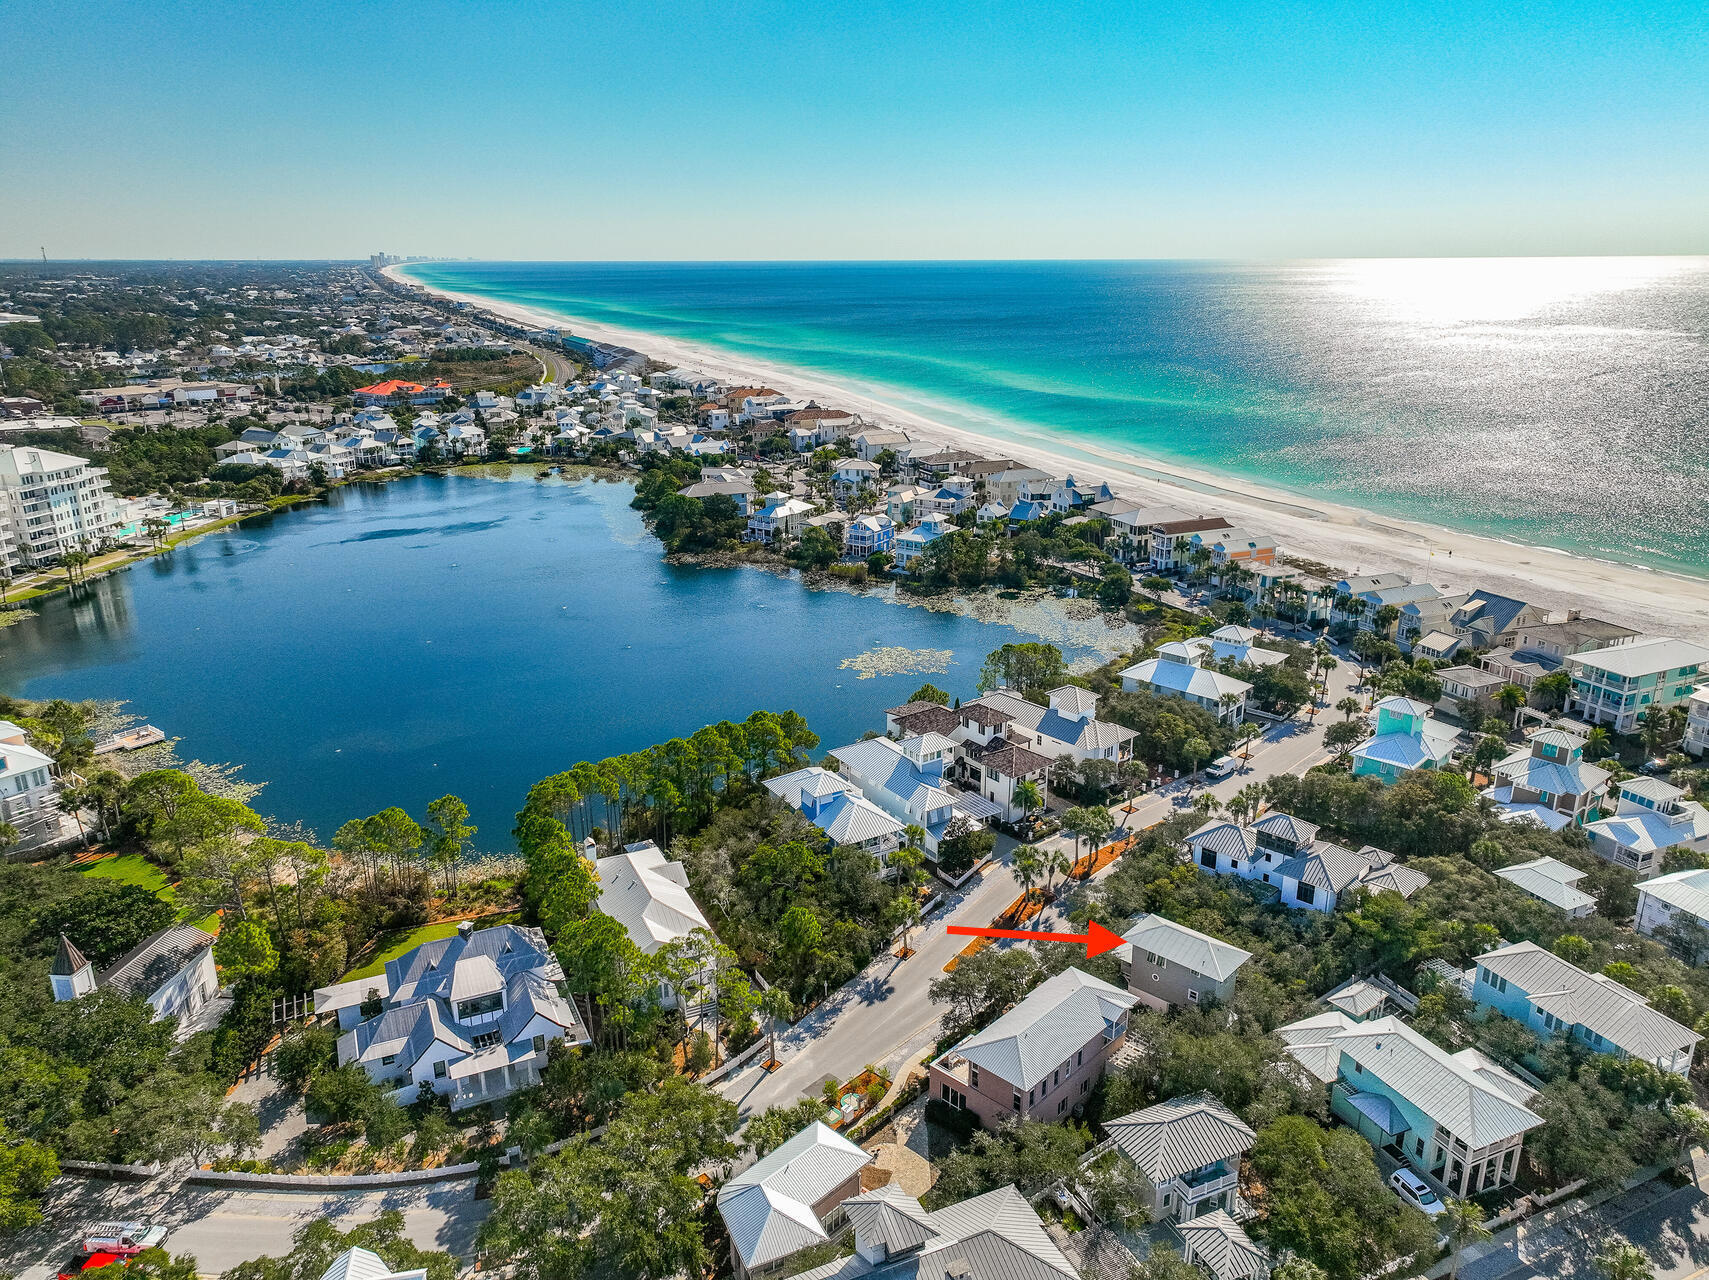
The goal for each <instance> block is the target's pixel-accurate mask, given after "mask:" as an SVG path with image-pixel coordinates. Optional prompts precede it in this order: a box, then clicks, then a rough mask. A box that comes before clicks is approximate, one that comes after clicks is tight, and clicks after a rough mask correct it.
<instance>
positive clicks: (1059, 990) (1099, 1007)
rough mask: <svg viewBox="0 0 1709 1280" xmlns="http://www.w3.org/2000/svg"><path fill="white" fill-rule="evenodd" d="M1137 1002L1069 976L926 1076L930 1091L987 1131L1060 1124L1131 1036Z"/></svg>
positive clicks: (1075, 972)
mask: <svg viewBox="0 0 1709 1280" xmlns="http://www.w3.org/2000/svg"><path fill="white" fill-rule="evenodd" d="M1138 1003H1139V997H1138V996H1136V995H1134V994H1133V993H1132V992H1129V991H1124V990H1122V989H1121V988H1120V987H1115V986H1111V985H1110V984H1109V983H1107V982H1104V981H1103V980H1101V979H1099V978H1094V977H1092V976H1091V975H1090V974H1088V973H1082V972H1081V971H1080V970H1079V969H1064V970H1063V971H1062V972H1061V973H1059V974H1057V975H1056V976H1055V977H1053V978H1047V979H1046V980H1045V981H1043V982H1041V983H1039V985H1038V986H1036V987H1034V988H1033V989H1032V991H1031V992H1029V993H1028V994H1027V997H1026V998H1025V999H1024V1000H1022V1001H1021V1002H1020V1003H1019V1004H1017V1005H1016V1006H1015V1007H1014V1008H1013V1009H1010V1010H1009V1011H1008V1012H1007V1013H1005V1014H1004V1015H1003V1016H1002V1017H1000V1018H998V1019H997V1020H996V1021H995V1022H993V1023H992V1024H991V1025H990V1026H988V1027H986V1028H985V1029H984V1030H983V1031H977V1032H975V1033H974V1034H972V1035H970V1036H968V1037H967V1038H966V1039H965V1040H963V1041H961V1043H959V1044H957V1045H956V1046H955V1047H954V1048H952V1049H950V1050H949V1051H948V1052H947V1053H944V1054H943V1055H942V1056H941V1057H939V1058H937V1059H936V1060H935V1061H934V1062H932V1063H931V1064H930V1066H929V1067H928V1069H927V1076H928V1079H927V1090H928V1092H929V1093H930V1095H931V1096H933V1097H936V1098H939V1099H941V1100H942V1101H944V1102H946V1103H948V1104H949V1105H950V1106H952V1107H957V1108H960V1109H962V1110H965V1111H971V1112H972V1113H973V1114H974V1115H975V1116H977V1117H978V1118H979V1122H980V1123H981V1124H983V1125H984V1126H985V1127H986V1128H988V1129H995V1128H996V1127H997V1126H998V1125H999V1124H1001V1123H1002V1122H1003V1121H1005V1120H1061V1119H1065V1118H1066V1117H1068V1116H1069V1115H1071V1114H1072V1113H1073V1109H1074V1108H1076V1107H1078V1106H1080V1105H1081V1104H1082V1103H1084V1102H1085V1100H1086V1095H1087V1094H1088V1093H1090V1092H1091V1091H1092V1085H1093V1083H1094V1082H1095V1081H1096V1080H1097V1079H1098V1077H1099V1076H1100V1075H1102V1074H1103V1070H1104V1063H1105V1062H1106V1061H1107V1060H1108V1059H1109V1057H1110V1055H1111V1054H1112V1053H1114V1052H1115V1051H1116V1050H1117V1049H1119V1048H1120V1047H1121V1045H1122V1043H1123V1042H1124V1041H1125V1039H1126V1037H1127V1027H1128V1015H1129V1014H1130V1013H1131V1011H1132V1010H1133V1007H1134V1006H1135V1005H1136V1004H1138Z"/></svg>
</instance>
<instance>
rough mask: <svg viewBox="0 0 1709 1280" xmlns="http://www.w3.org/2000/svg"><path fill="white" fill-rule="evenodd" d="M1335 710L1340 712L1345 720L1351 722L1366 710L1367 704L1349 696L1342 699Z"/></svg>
mask: <svg viewBox="0 0 1709 1280" xmlns="http://www.w3.org/2000/svg"><path fill="white" fill-rule="evenodd" d="M1335 709H1336V710H1337V711H1339V712H1340V713H1341V714H1342V716H1343V717H1344V718H1345V719H1348V720H1351V719H1352V718H1353V717H1354V716H1356V715H1358V714H1359V713H1360V712H1361V711H1363V710H1364V709H1365V704H1364V703H1362V702H1360V701H1359V699H1357V698H1355V697H1354V696H1353V695H1352V694H1348V695H1347V696H1346V697H1345V698H1343V699H1341V701H1340V702H1337V703H1336V704H1335Z"/></svg>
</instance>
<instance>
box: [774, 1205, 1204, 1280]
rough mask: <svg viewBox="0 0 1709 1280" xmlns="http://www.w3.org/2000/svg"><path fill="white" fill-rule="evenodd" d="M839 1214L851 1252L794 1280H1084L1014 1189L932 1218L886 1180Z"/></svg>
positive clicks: (945, 1210)
mask: <svg viewBox="0 0 1709 1280" xmlns="http://www.w3.org/2000/svg"><path fill="white" fill-rule="evenodd" d="M842 1210H843V1215H844V1217H845V1218H846V1219H847V1220H848V1223H849V1225H850V1226H851V1227H853V1228H854V1253H853V1254H852V1255H850V1256H848V1257H843V1258H838V1259H836V1260H835V1261H833V1262H827V1263H825V1264H824V1265H823V1266H821V1267H815V1268H813V1269H812V1270H810V1271H801V1272H798V1273H797V1274H796V1280H932V1278H933V1277H939V1278H941V1280H979V1278H980V1277H986V1276H990V1277H1000V1278H1001V1280H1064V1277H1066V1280H1077V1278H1078V1276H1079V1275H1080V1273H1079V1272H1078V1271H1076V1270H1075V1268H1074V1264H1073V1263H1071V1262H1069V1260H1068V1258H1067V1257H1066V1256H1065V1255H1064V1254H1063V1252H1062V1250H1061V1249H1060V1248H1058V1247H1057V1245H1056V1242H1055V1241H1054V1240H1052V1239H1051V1237H1050V1236H1049V1235H1048V1234H1047V1233H1046V1231H1045V1229H1044V1224H1043V1223H1042V1222H1040V1221H1039V1216H1038V1214H1037V1213H1036V1212H1035V1211H1034V1210H1033V1207H1032V1206H1031V1205H1030V1204H1028V1203H1027V1199H1026V1197H1025V1196H1023V1195H1022V1194H1021V1193H1020V1192H1019V1191H1017V1190H1016V1189H1015V1188H1014V1186H1013V1185H1012V1184H1011V1185H1009V1186H1003V1187H998V1188H997V1189H996V1190H995V1191H987V1192H986V1193H985V1194H984V1195H978V1196H974V1197H972V1198H971V1199H968V1200H962V1201H960V1202H959V1203H956V1204H950V1205H945V1206H944V1207H943V1208H941V1209H936V1210H932V1211H931V1212H927V1210H926V1209H925V1207H924V1206H922V1205H921V1204H920V1202H919V1200H917V1199H916V1198H915V1197H913V1196H911V1195H909V1194H908V1193H907V1192H906V1191H904V1190H903V1189H902V1188H901V1187H899V1186H897V1185H896V1184H895V1183H894V1182H887V1183H885V1184H884V1185H883V1186H880V1187H876V1188H874V1189H872V1190H870V1191H863V1192H861V1193H860V1194H859V1195H857V1196H854V1197H852V1198H851V1199H848V1200H845V1201H844V1202H843V1205H842ZM1201 1221H1209V1218H1206V1219H1201ZM1219 1280H1228V1278H1226V1277H1221V1278H1219Z"/></svg>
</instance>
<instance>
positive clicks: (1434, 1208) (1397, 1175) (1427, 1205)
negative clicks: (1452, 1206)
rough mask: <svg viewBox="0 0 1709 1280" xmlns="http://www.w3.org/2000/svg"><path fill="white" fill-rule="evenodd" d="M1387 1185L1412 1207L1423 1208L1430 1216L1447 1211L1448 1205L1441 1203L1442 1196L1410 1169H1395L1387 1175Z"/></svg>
mask: <svg viewBox="0 0 1709 1280" xmlns="http://www.w3.org/2000/svg"><path fill="white" fill-rule="evenodd" d="M1389 1186H1391V1187H1393V1188H1394V1193H1395V1194H1396V1195H1397V1196H1399V1197H1400V1198H1401V1199H1402V1200H1404V1201H1406V1202H1407V1203H1408V1204H1410V1205H1412V1206H1413V1207H1414V1208H1417V1209H1422V1210H1424V1212H1425V1213H1427V1214H1429V1215H1430V1216H1431V1217H1432V1218H1434V1217H1435V1216H1436V1215H1437V1214H1439V1213H1444V1212H1446V1211H1447V1208H1448V1206H1447V1205H1445V1204H1443V1203H1442V1198H1441V1197H1440V1196H1438V1195H1437V1194H1436V1193H1435V1192H1434V1191H1432V1190H1431V1189H1430V1184H1429V1183H1428V1182H1426V1181H1425V1180H1424V1179H1423V1178H1421V1177H1419V1176H1418V1175H1417V1174H1416V1173H1414V1172H1413V1171H1412V1170H1411V1169H1396V1170H1395V1171H1394V1172H1393V1173H1391V1174H1390V1175H1389Z"/></svg>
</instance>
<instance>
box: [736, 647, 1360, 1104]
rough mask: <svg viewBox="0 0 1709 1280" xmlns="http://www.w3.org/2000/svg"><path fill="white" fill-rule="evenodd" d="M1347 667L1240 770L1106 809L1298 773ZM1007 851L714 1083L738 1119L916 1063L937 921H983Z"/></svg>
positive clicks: (1155, 817) (1172, 801)
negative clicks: (771, 1053) (903, 946)
mask: <svg viewBox="0 0 1709 1280" xmlns="http://www.w3.org/2000/svg"><path fill="white" fill-rule="evenodd" d="M1357 674H1358V673H1357V670H1356V669H1355V668H1354V667H1353V665H1352V664H1351V663H1350V662H1347V661H1343V662H1342V663H1341V665H1340V666H1338V667H1337V668H1336V669H1335V670H1334V671H1332V672H1331V673H1330V679H1329V696H1328V699H1327V706H1328V708H1329V710H1327V711H1326V712H1320V713H1319V714H1318V716H1317V722H1316V724H1310V723H1308V722H1306V721H1304V720H1302V721H1299V722H1297V723H1296V722H1290V723H1286V724H1280V725H1274V726H1271V727H1270V728H1268V729H1267V730H1266V731H1265V734H1264V736H1263V737H1262V738H1260V739H1258V740H1257V741H1256V742H1254V743H1253V744H1252V747H1251V757H1252V758H1251V760H1250V761H1249V762H1248V763H1247V764H1246V765H1245V766H1244V768H1243V771H1242V772H1239V773H1236V774H1234V775H1233V776H1231V777H1229V778H1225V779H1223V780H1222V781H1220V782H1216V783H1213V784H1211V785H1210V786H1209V787H1203V786H1189V785H1187V784H1184V783H1175V784H1172V785H1171V786H1169V787H1165V788H1161V789H1159V790H1157V791H1154V792H1152V793H1150V794H1148V795H1145V796H1142V797H1140V798H1139V799H1137V800H1136V801H1134V812H1133V814H1131V815H1129V814H1126V813H1123V812H1122V811H1121V810H1120V808H1119V807H1118V808H1112V809H1111V815H1112V816H1113V817H1114V818H1115V819H1116V821H1117V822H1118V823H1122V824H1125V825H1127V826H1129V827H1133V828H1143V827H1149V826H1152V825H1153V824H1155V823H1158V822H1161V821H1163V820H1164V819H1165V818H1167V817H1169V816H1170V815H1171V814H1173V813H1177V812H1180V811H1181V810H1183V809H1185V808H1187V807H1189V806H1190V805H1191V804H1192V802H1193V800H1194V799H1195V798H1196V797H1198V796H1200V795H1202V794H1203V793H1204V792H1205V791H1206V790H1208V791H1210V792H1211V794H1213V795H1215V796H1216V797H1217V798H1218V799H1219V800H1223V801H1227V800H1229V799H1230V798H1232V797H1233V795H1234V793H1235V792H1237V791H1239V790H1240V789H1241V788H1242V787H1245V786H1248V785H1250V784H1252V783H1254V782H1263V781H1264V780H1265V779H1266V778H1270V777H1273V776H1275V775H1276V774H1280V773H1303V772H1304V771H1305V770H1306V769H1308V768H1310V767H1311V766H1312V765H1314V764H1317V763H1319V762H1321V761H1322V760H1323V759H1325V758H1326V756H1327V752H1326V751H1325V749H1324V746H1323V729H1324V726H1325V725H1327V724H1329V723H1331V722H1333V721H1334V720H1336V719H1339V718H1340V716H1339V713H1337V712H1336V711H1334V710H1333V708H1334V706H1335V704H1336V703H1337V702H1338V701H1340V700H1341V699H1342V698H1343V697H1345V696H1346V695H1347V694H1348V693H1349V692H1350V691H1351V690H1352V687H1353V681H1354V680H1355V678H1356V677H1357ZM1059 843H1060V844H1062V845H1064V846H1066V845H1068V844H1070V843H1071V841H1069V840H1067V839H1066V838H1064V837H1056V838H1054V839H1052V840H1050V841H1046V842H1045V844H1046V846H1047V847H1048V846H1049V845H1053V844H1059ZM1013 849H1014V841H1012V840H1010V839H1009V838H1008V837H999V844H998V858H997V860H996V861H995V862H993V863H992V864H991V865H990V866H989V867H987V868H986V870H985V872H984V873H983V875H982V876H981V877H980V879H979V880H978V881H977V882H970V883H969V884H968V885H966V886H965V887H964V888H963V889H961V890H959V891H957V892H955V893H953V894H951V895H950V896H949V899H948V901H947V902H946V903H945V905H944V906H943V907H942V908H941V909H940V910H939V911H938V912H937V913H936V915H935V916H934V918H933V920H932V922H931V923H930V925H928V926H927V927H926V928H924V929H922V930H920V931H919V932H917V933H916V934H915V936H914V938H913V939H911V942H912V945H913V946H914V947H915V949H916V953H915V954H914V955H913V956H911V957H909V958H908V959H907V960H898V959H896V958H895V956H893V955H888V954H887V955H883V956H880V957H879V958H878V959H877V960H876V961H874V962H873V963H872V964H871V965H870V966H869V967H868V968H867V969H866V971H865V972H864V973H862V974H860V975H859V976H858V977H856V978H855V979H854V980H853V981H851V982H849V983H848V984H847V985H845V986H844V987H843V989H842V990H841V991H840V992H837V993H834V994H833V996H832V998H831V999H830V1000H829V1001H828V1002H827V1003H825V1004H822V1005H820V1006H819V1007H818V1008H816V1009H814V1010H813V1012H812V1013H810V1014H808V1015H807V1016H806V1017H805V1018H803V1019H802V1020H801V1021H800V1022H799V1023H797V1024H796V1026H795V1027H794V1028H792V1029H791V1030H790V1031H789V1032H788V1033H787V1034H786V1035H783V1036H780V1037H779V1038H778V1059H779V1060H780V1061H781V1062H782V1064H783V1065H782V1066H781V1067H779V1068H778V1069H777V1071H775V1072H773V1073H771V1074H769V1075H768V1074H767V1073H766V1072H765V1071H764V1070H762V1069H761V1068H760V1067H759V1066H758V1065H752V1066H749V1067H746V1068H744V1069H743V1070H741V1071H739V1072H737V1073H736V1074H735V1075H733V1076H731V1077H729V1078H728V1079H727V1080H724V1081H722V1082H720V1083H719V1084H718V1085H717V1086H716V1087H717V1088H718V1090H719V1091H720V1092H721V1093H723V1094H724V1096H725V1097H727V1098H730V1099H732V1100H734V1101H735V1102H736V1103H737V1104H738V1106H739V1107H740V1110H741V1114H742V1116H743V1118H744V1119H746V1118H747V1117H749V1116H751V1115H754V1114H756V1113H758V1112H760V1111H764V1110H765V1109H766V1108H767V1107H770V1106H774V1105H778V1104H788V1103H792V1102H794V1101H796V1100H797V1099H798V1098H800V1097H802V1096H804V1095H805V1096H810V1097H817V1096H818V1095H819V1088H820V1085H821V1083H822V1082H823V1081H824V1079H825V1078H826V1077H827V1076H830V1075H835V1076H836V1077H837V1078H838V1079H839V1080H846V1079H848V1078H849V1077H850V1076H853V1075H855V1074H856V1073H858V1072H859V1071H860V1070H861V1069H862V1068H864V1067H866V1066H867V1065H868V1064H871V1065H874V1066H887V1067H889V1068H890V1069H891V1070H892V1071H900V1070H901V1069H903V1068H904V1067H906V1066H908V1065H910V1064H912V1063H913V1062H915V1061H917V1060H918V1058H919V1056H920V1054H921V1053H923V1052H924V1051H925V1050H926V1049H927V1048H929V1047H930V1046H931V1045H932V1044H933V1043H934V1042H935V1041H936V1040H937V1037H938V1035H939V1031H940V1027H939V1023H940V1021H941V1019H942V1016H943V1012H944V1006H943V1005H940V1004H937V1003H935V1002H934V1001H932V999H931V998H930V997H929V996H928V995H927V994H926V989H927V988H928V987H929V986H930V985H931V984H932V982H933V981H934V980H935V979H936V978H938V977H939V976H940V975H941V974H942V973H943V967H944V965H945V964H946V963H948V961H949V959H950V957H951V956H953V955H954V954H955V953H956V952H957V951H959V950H960V949H961V948H962V947H964V946H965V945H966V944H967V940H966V939H965V938H960V937H954V936H951V935H950V934H948V933H947V932H946V926H948V925H950V924H964V925H983V924H989V923H990V922H991V920H992V918H993V917H994V916H995V915H996V914H997V912H999V911H1001V910H1002V909H1003V908H1004V907H1006V906H1007V905H1008V904H1009V903H1011V902H1013V901H1014V900H1015V898H1016V897H1018V896H1019V894H1020V886H1019V885H1017V884H1016V883H1015V879H1014V876H1013V874H1012V873H1011V872H1010V869H1009V856H1010V854H1011V853H1012V852H1013ZM1107 871H1108V869H1106V872H1105V873H1106V874H1107ZM1058 919H1059V917H1058V916H1057V915H1056V914H1055V912H1054V911H1050V912H1046V913H1045V914H1044V915H1043V916H1041V917H1039V918H1038V920H1037V922H1036V923H1037V927H1040V928H1047V929H1048V928H1051V927H1054V923H1055V922H1056V921H1057V920H1058ZM1028 927H1033V926H1032V925H1029V926H1028ZM1004 945H1008V944H1004Z"/></svg>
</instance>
